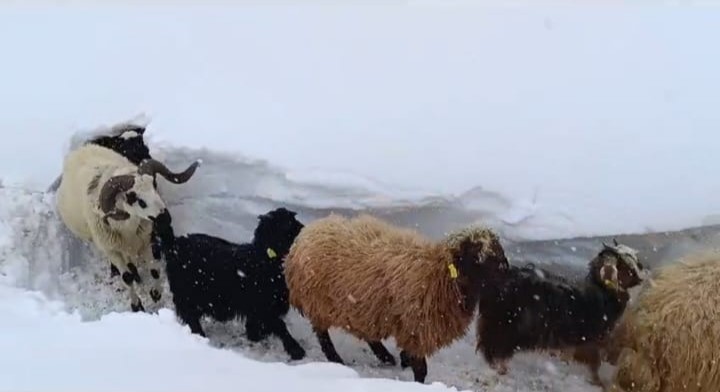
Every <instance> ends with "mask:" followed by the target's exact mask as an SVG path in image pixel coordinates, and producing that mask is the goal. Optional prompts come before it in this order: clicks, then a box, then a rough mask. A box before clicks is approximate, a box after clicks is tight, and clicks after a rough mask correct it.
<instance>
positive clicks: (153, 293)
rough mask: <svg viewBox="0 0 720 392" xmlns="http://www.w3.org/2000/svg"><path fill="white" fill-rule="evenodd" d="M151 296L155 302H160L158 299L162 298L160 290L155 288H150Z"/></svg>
mask: <svg viewBox="0 0 720 392" xmlns="http://www.w3.org/2000/svg"><path fill="white" fill-rule="evenodd" d="M150 298H152V300H153V301H154V302H158V301H160V298H162V294H160V292H159V291H157V290H155V289H151V290H150Z"/></svg>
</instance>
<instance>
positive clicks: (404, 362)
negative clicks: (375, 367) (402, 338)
mask: <svg viewBox="0 0 720 392" xmlns="http://www.w3.org/2000/svg"><path fill="white" fill-rule="evenodd" d="M408 366H410V355H409V354H408V353H407V352H406V351H405V350H402V351H400V367H401V368H403V369H406V368H407V367H408Z"/></svg>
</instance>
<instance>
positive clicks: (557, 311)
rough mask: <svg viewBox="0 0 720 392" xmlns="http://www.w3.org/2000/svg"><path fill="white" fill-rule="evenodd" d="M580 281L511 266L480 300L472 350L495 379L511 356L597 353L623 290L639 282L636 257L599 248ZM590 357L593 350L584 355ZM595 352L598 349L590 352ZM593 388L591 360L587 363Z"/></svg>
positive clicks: (623, 301) (619, 309)
mask: <svg viewBox="0 0 720 392" xmlns="http://www.w3.org/2000/svg"><path fill="white" fill-rule="evenodd" d="M588 269H589V271H588V275H587V277H586V278H585V280H584V281H580V282H575V283H571V282H570V281H569V280H566V279H564V278H562V277H560V276H558V275H554V274H550V273H547V272H546V271H543V270H542V269H540V268H537V267H535V266H532V265H530V266H526V267H517V266H512V267H511V268H510V269H509V270H507V272H506V274H507V275H506V277H505V279H504V280H500V282H501V283H499V284H498V285H497V286H495V287H488V288H486V291H487V293H486V294H484V295H483V296H482V298H481V301H480V305H479V311H480V321H479V322H478V331H477V332H478V344H477V349H478V351H482V353H483V356H484V357H485V360H486V361H487V362H488V364H490V366H491V367H492V368H494V369H496V370H497V371H498V373H500V374H505V373H506V372H507V368H506V362H507V361H508V360H509V359H510V358H512V356H513V355H514V354H515V353H516V352H520V351H527V350H558V349H566V348H574V347H583V348H597V347H599V346H600V344H601V342H602V341H603V339H604V338H605V337H606V336H607V335H608V333H609V332H611V331H612V329H613V328H614V326H615V323H616V321H617V320H618V319H619V318H620V316H621V315H622V313H623V312H624V311H625V307H626V305H627V302H628V300H629V294H628V292H627V289H629V288H632V287H634V286H637V285H639V284H640V283H641V282H642V281H643V275H644V272H643V266H642V264H641V263H640V262H639V261H638V257H637V252H636V251H635V250H634V249H632V248H630V247H627V246H625V245H620V244H617V242H615V246H609V245H606V244H603V248H602V250H601V252H600V253H599V254H598V255H597V256H596V257H595V258H594V259H593V260H592V261H591V262H590V264H589V266H588ZM589 351H591V352H593V350H589ZM594 352H597V353H599V348H598V349H597V350H594ZM587 365H588V366H589V367H590V368H591V371H592V376H593V380H592V381H593V382H595V383H598V382H599V377H598V374H597V370H598V369H599V367H600V358H599V354H598V357H597V358H594V359H592V360H588V362H587Z"/></svg>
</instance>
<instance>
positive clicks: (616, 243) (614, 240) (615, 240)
mask: <svg viewBox="0 0 720 392" xmlns="http://www.w3.org/2000/svg"><path fill="white" fill-rule="evenodd" d="M613 243H614V244H615V246H618V245H620V244H618V242H617V239H615V238H613Z"/></svg>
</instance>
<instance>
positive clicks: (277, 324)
mask: <svg viewBox="0 0 720 392" xmlns="http://www.w3.org/2000/svg"><path fill="white" fill-rule="evenodd" d="M269 326H270V331H271V332H272V333H273V335H275V336H277V337H278V338H280V340H281V341H282V344H283V348H284V349H285V352H286V353H288V355H290V358H291V359H293V360H300V359H303V358H305V349H303V348H302V346H300V343H298V342H297V340H295V338H293V337H292V335H290V331H288V329H287V325H286V324H285V321H283V320H282V319H279V318H278V319H275V320H272V321H270V322H269Z"/></svg>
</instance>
